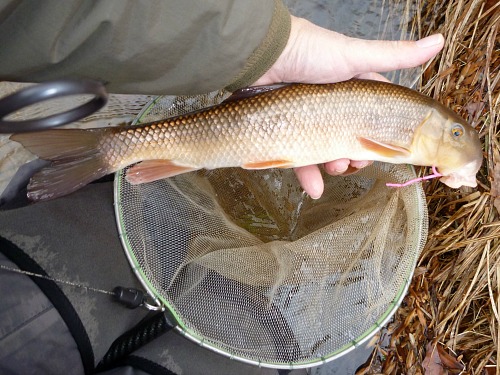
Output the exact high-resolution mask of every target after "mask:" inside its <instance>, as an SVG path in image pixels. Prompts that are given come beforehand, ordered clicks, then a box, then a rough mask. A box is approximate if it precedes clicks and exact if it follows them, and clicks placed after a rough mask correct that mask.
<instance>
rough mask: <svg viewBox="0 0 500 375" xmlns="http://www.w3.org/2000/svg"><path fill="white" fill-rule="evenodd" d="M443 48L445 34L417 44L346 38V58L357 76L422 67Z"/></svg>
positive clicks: (435, 35) (422, 40) (424, 39)
mask: <svg viewBox="0 0 500 375" xmlns="http://www.w3.org/2000/svg"><path fill="white" fill-rule="evenodd" d="M443 45H444V38H443V36H442V35H441V34H434V35H431V36H428V37H426V38H423V39H420V40H417V41H401V40H397V41H387V40H363V39H354V38H346V41H345V44H344V46H345V48H346V52H345V53H344V57H345V59H346V64H347V66H350V68H351V73H352V74H353V75H358V74H363V73H368V72H388V71H392V70H398V69H404V68H411V67H415V66H418V65H421V64H423V63H425V62H427V61H428V60H430V59H431V58H433V57H434V56H435V55H436V54H438V53H439V51H441V49H442V48H443Z"/></svg>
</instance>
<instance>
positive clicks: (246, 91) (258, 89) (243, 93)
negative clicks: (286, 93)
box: [223, 83, 291, 103]
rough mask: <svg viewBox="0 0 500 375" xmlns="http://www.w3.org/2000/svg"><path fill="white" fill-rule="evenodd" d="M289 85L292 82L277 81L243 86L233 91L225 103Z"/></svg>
mask: <svg viewBox="0 0 500 375" xmlns="http://www.w3.org/2000/svg"><path fill="white" fill-rule="evenodd" d="M289 85H291V83H276V84H274V85H262V86H249V87H243V88H242V89H239V90H236V91H235V92H233V93H232V94H231V96H230V97H228V98H227V99H226V100H224V101H223V103H232V102H236V101H238V100H241V99H245V98H250V97H252V96H255V95H260V94H263V93H265V92H268V91H274V90H279V89H281V88H283V87H286V86H289Z"/></svg>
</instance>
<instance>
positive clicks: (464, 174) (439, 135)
mask: <svg viewBox="0 0 500 375" xmlns="http://www.w3.org/2000/svg"><path fill="white" fill-rule="evenodd" d="M413 144H414V145H415V149H414V150H412V153H415V154H416V155H418V158H420V159H421V160H419V161H418V162H416V163H415V164H420V165H428V166H434V167H436V168H437V170H438V172H439V173H440V174H441V175H442V177H441V178H440V181H441V182H443V183H444V184H445V185H447V186H449V187H451V188H459V187H460V186H471V187H475V186H477V182H476V174H477V172H478V171H479V168H480V167H481V164H482V161H483V153H482V146H481V142H480V140H479V135H478V133H477V132H476V130H475V129H474V128H473V127H472V126H470V125H469V124H468V123H467V122H466V121H465V120H463V119H462V118H461V117H459V116H458V115H457V114H456V113H454V112H453V111H451V110H450V109H448V108H446V107H437V108H433V109H432V110H431V111H430V113H429V114H428V116H427V117H426V119H425V120H424V121H423V123H422V124H421V125H420V127H419V128H418V129H417V130H416V132H415V135H414V141H413Z"/></svg>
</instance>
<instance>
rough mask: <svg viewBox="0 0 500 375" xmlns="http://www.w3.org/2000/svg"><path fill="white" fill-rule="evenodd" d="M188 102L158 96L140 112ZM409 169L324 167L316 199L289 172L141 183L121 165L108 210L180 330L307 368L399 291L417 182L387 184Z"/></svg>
mask: <svg viewBox="0 0 500 375" xmlns="http://www.w3.org/2000/svg"><path fill="white" fill-rule="evenodd" d="M222 97H224V94H223V93H212V94H211V96H208V97H204V98H203V99H202V102H203V103H202V104H201V106H207V105H211V104H215V103H216V102H218V101H220V99H221V98H222ZM186 99H187V98H186ZM174 102H175V105H173V103H174ZM188 102H189V100H187V101H186V100H184V99H183V98H176V99H174V98H172V97H165V98H160V99H158V100H157V101H156V102H155V103H153V105H152V106H151V108H152V110H151V108H150V109H149V110H146V111H144V113H143V114H142V117H141V121H142V120H144V119H147V121H149V120H152V119H154V118H155V117H156V116H159V115H163V116H165V117H167V116H168V115H172V114H174V113H179V110H180V111H181V112H182V111H183V110H184V109H186V111H187V109H188V108H191V109H192V107H191V104H189V103H188ZM414 175H415V174H414V171H413V169H411V168H410V167H408V166H402V165H390V164H383V163H375V164H374V165H372V166H371V167H367V168H364V169H363V170H362V171H361V172H360V173H358V174H355V175H351V176H346V177H331V176H327V175H325V176H324V178H325V192H324V194H323V196H322V198H321V199H319V200H312V199H310V198H309V197H308V196H307V195H305V194H304V193H303V192H302V190H301V188H300V186H299V185H298V183H297V181H296V178H295V176H294V174H293V171H291V170H264V171H247V170H243V169H240V168H225V169H218V170H213V171H198V172H193V173H188V174H183V175H180V176H176V177H174V178H170V179H166V180H161V181H156V182H153V183H148V184H142V185H130V184H128V183H127V182H126V180H125V179H124V176H125V171H122V172H120V173H118V174H117V179H116V184H115V188H116V196H115V199H116V210H117V219H118V223H119V228H120V231H121V235H122V240H123V243H124V245H125V249H126V252H127V255H128V257H129V259H130V260H131V262H132V264H133V267H134V269H135V270H136V272H137V273H138V275H139V278H140V279H141V280H142V282H143V284H144V285H145V286H146V287H147V288H148V290H149V291H150V292H151V293H152V294H153V295H154V296H155V297H156V298H158V299H159V300H161V302H162V303H163V304H164V305H165V306H167V307H168V308H169V309H170V310H171V311H172V312H173V313H174V315H175V317H176V318H177V320H178V323H179V329H180V330H182V331H183V332H184V333H186V334H187V335H189V336H190V337H191V338H194V339H195V340H198V341H200V342H202V343H203V344H204V345H206V346H208V347H210V348H212V349H214V350H216V351H219V352H222V353H224V354H226V355H228V356H231V357H233V358H237V359H240V360H243V361H246V362H250V363H258V364H260V365H263V366H270V367H278V368H280V367H286V368H290V367H308V366H312V365H315V364H318V363H320V362H324V361H327V360H329V359H334V358H336V357H338V356H340V355H342V354H344V353H346V352H348V351H349V350H350V349H352V348H354V347H355V346H357V345H358V344H360V343H361V342H363V341H364V340H366V339H368V338H369V337H371V336H372V335H373V334H375V333H376V332H377V331H378V329H379V328H380V327H381V326H382V325H383V324H385V322H386V321H387V320H388V319H389V318H390V316H391V315H392V313H393V312H394V310H395V309H396V308H397V306H398V305H399V303H400V300H401V299H402V297H403V296H404V294H405V292H406V289H407V284H408V282H409V279H410V278H411V275H412V272H413V269H414V267H415V263H416V260H417V257H418V255H419V253H420V251H421V249H422V247H423V245H424V243H425V239H426V235H427V213H426V204H425V198H424V194H423V191H422V189H421V187H420V186H419V185H413V186H409V187H406V188H401V189H393V188H388V187H386V186H385V183H386V182H399V183H402V182H405V181H407V180H408V179H411V178H413V177H414Z"/></svg>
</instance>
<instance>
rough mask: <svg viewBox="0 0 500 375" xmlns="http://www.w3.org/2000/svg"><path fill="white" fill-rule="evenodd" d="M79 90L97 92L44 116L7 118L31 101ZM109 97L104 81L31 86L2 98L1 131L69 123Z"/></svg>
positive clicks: (66, 94)
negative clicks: (73, 106) (13, 119)
mask: <svg viewBox="0 0 500 375" xmlns="http://www.w3.org/2000/svg"><path fill="white" fill-rule="evenodd" d="M80 94H90V95H94V98H92V99H91V100H89V101H88V102H86V103H84V104H82V105H80V106H78V107H75V108H72V109H69V110H67V111H64V112H60V113H56V114H54V115H50V116H47V117H43V118H34V119H28V120H22V121H10V120H5V117H7V116H8V115H9V114H12V113H14V112H15V111H18V110H20V109H21V108H24V107H27V106H29V105H31V104H35V103H40V102H42V101H45V100H48V99H53V98H58V97H63V96H69V95H80ZM107 101H108V94H107V92H106V89H105V88H104V85H103V84H102V83H101V82H99V81H93V80H59V81H52V82H45V83H40V84H37V85H34V86H29V87H27V88H25V89H22V90H20V91H17V92H15V93H14V94H11V95H8V96H7V97H4V98H1V99H0V134H1V133H24V132H32V131H39V130H45V129H49V128H53V127H56V126H61V125H65V124H69V123H71V122H74V121H78V120H81V119H83V118H85V117H87V116H89V115H91V114H92V113H94V112H97V111H98V110H99V109H101V108H102V107H103V106H104V105H105V104H106V102H107Z"/></svg>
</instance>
